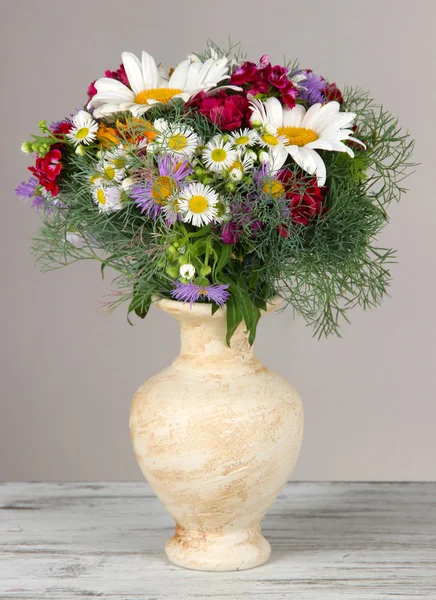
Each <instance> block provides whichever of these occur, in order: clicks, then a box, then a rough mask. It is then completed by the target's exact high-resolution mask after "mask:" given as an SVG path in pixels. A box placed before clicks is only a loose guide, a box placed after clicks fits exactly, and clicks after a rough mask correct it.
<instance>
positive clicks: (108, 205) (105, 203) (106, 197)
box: [92, 185, 123, 213]
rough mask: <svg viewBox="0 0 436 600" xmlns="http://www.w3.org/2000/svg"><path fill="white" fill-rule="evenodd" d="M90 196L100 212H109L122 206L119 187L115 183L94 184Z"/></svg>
mask: <svg viewBox="0 0 436 600" xmlns="http://www.w3.org/2000/svg"><path fill="white" fill-rule="evenodd" d="M92 197H93V199H94V202H95V203H96V204H97V206H98V208H99V210H100V212H104V213H110V212H114V211H116V210H120V209H121V208H122V207H123V205H122V202H121V189H120V188H119V187H118V186H115V185H108V186H103V185H96V186H94V188H93V190H92Z"/></svg>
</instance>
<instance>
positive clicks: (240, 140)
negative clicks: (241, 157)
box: [235, 135, 250, 146]
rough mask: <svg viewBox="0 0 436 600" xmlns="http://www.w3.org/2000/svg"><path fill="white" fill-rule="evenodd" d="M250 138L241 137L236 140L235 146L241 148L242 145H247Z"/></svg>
mask: <svg viewBox="0 0 436 600" xmlns="http://www.w3.org/2000/svg"><path fill="white" fill-rule="evenodd" d="M249 141H250V138H249V137H248V136H247V135H241V137H238V138H236V140H235V144H237V145H238V146H242V145H243V144H248V142H249Z"/></svg>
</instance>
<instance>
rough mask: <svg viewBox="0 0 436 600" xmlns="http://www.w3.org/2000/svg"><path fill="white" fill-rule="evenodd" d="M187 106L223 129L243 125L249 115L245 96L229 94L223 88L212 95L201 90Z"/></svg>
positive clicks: (227, 129) (229, 129)
mask: <svg viewBox="0 0 436 600" xmlns="http://www.w3.org/2000/svg"><path fill="white" fill-rule="evenodd" d="M189 107H191V108H193V109H196V111H197V112H199V113H200V114H201V115H203V116H205V117H206V119H208V121H211V122H212V123H215V125H218V127H219V128H220V129H222V130H223V131H233V130H234V129H238V128H239V127H243V126H245V125H246V124H247V121H248V119H249V117H250V110H249V104H248V100H247V98H246V97H245V96H238V95H236V94H229V93H228V92H226V91H225V90H220V91H218V92H217V93H216V94H214V95H213V96H207V95H206V94H205V93H204V92H201V93H200V94H198V95H197V96H195V98H193V99H192V100H191V102H190V103H189Z"/></svg>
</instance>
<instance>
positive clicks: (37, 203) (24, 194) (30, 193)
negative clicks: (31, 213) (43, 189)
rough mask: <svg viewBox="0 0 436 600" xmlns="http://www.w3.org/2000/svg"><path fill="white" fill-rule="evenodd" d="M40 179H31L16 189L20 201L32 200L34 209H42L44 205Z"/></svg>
mask: <svg viewBox="0 0 436 600" xmlns="http://www.w3.org/2000/svg"><path fill="white" fill-rule="evenodd" d="M38 187H39V186H38V179H37V178H36V177H29V179H28V180H27V181H23V182H22V183H20V185H17V187H16V188H15V195H16V196H18V197H19V198H20V200H28V199H30V200H32V208H34V207H35V208H37V209H38V208H41V206H43V205H44V198H43V196H42V195H41V194H40V193H39V189H38Z"/></svg>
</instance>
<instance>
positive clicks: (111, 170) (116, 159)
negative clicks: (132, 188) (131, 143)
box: [97, 146, 127, 183]
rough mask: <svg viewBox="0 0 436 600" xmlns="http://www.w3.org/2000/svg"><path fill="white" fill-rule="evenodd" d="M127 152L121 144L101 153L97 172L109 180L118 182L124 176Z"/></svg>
mask: <svg viewBox="0 0 436 600" xmlns="http://www.w3.org/2000/svg"><path fill="white" fill-rule="evenodd" d="M126 166H127V154H126V152H125V150H124V148H123V146H118V148H113V149H112V150H108V151H107V152H105V153H104V154H103V158H102V160H101V162H100V164H98V165H97V172H98V173H101V174H102V175H103V177H104V178H105V179H107V180H109V181H112V182H116V183H120V182H121V181H123V179H124V178H125V177H126Z"/></svg>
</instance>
